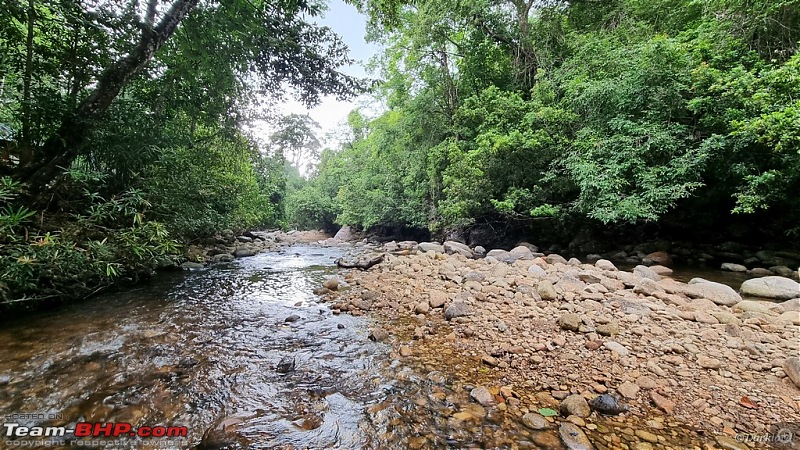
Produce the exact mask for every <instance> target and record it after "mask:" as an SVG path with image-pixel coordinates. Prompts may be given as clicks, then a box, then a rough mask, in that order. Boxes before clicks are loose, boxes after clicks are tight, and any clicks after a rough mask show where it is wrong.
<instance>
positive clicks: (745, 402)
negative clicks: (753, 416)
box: [739, 397, 759, 409]
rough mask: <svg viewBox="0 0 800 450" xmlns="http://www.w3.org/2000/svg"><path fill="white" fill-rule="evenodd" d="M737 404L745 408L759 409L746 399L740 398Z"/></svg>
mask: <svg viewBox="0 0 800 450" xmlns="http://www.w3.org/2000/svg"><path fill="white" fill-rule="evenodd" d="M739 404H740V405H742V406H744V407H745V408H750V409H758V408H759V406H758V405H757V404H756V403H755V402H754V401H752V400H750V399H749V398H747V397H742V398H740V399H739Z"/></svg>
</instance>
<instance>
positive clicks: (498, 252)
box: [486, 248, 514, 263]
mask: <svg viewBox="0 0 800 450" xmlns="http://www.w3.org/2000/svg"><path fill="white" fill-rule="evenodd" d="M486 257H487V258H494V259H496V260H498V261H502V262H507V263H511V262H514V259H513V258H512V257H511V254H510V253H509V252H507V251H505V250H502V249H499V248H496V249H493V250H489V253H487V254H486Z"/></svg>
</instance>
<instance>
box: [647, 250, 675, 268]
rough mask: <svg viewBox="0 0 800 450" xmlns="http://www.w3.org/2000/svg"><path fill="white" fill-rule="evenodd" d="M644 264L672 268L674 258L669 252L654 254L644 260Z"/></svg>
mask: <svg viewBox="0 0 800 450" xmlns="http://www.w3.org/2000/svg"><path fill="white" fill-rule="evenodd" d="M642 262H643V263H645V264H647V265H649V266H653V265H659V266H667V267H670V266H671V265H672V257H671V256H669V253H667V252H653V253H650V254H648V255H647V256H645V257H644V259H642Z"/></svg>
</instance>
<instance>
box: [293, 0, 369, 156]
mask: <svg viewBox="0 0 800 450" xmlns="http://www.w3.org/2000/svg"><path fill="white" fill-rule="evenodd" d="M328 8H329V9H328V11H326V12H325V16H324V17H322V18H317V19H316V20H315V22H317V23H319V24H320V25H325V26H328V27H330V28H331V29H332V30H333V31H334V32H335V33H336V34H338V35H339V36H341V38H342V40H343V41H344V43H345V44H347V47H348V48H349V49H350V58H351V59H354V60H356V62H355V63H354V64H353V65H350V66H347V67H343V68H341V71H342V72H343V73H346V74H348V75H353V76H357V77H369V76H370V74H369V73H368V72H367V70H366V69H365V67H364V65H366V64H367V63H368V62H369V60H370V58H372V57H373V56H374V55H376V54H377V53H378V52H379V51H380V48H379V47H378V46H377V45H375V44H369V43H367V42H366V41H365V40H364V36H365V35H366V17H364V16H362V15H361V14H359V13H358V11H357V10H356V8H355V7H354V6H352V5H348V4H347V3H344V1H342V0H332V1H330V2H329V3H328ZM365 101H366V98H363V97H362V98H356V99H353V100H352V101H345V102H343V101H338V100H336V98H334V97H331V96H327V97H324V98H323V100H322V102H321V103H320V104H319V105H318V106H316V107H314V108H312V109H308V108H306V107H305V106H304V105H302V104H301V103H300V102H298V101H295V100H290V101H287V102H286V103H285V104H284V106H283V108H282V109H283V112H284V113H285V114H290V113H294V114H306V113H308V114H309V115H310V116H311V118H312V119H314V120H316V121H317V122H318V123H319V124H320V127H321V130H320V133H319V137H320V139H321V140H323V141H324V142H325V143H327V144H328V145H332V144H333V142H332V139H329V138H326V136H327V135H330V134H331V133H334V132H335V131H336V129H337V128H338V127H339V125H341V124H346V123H347V115H348V114H349V113H350V111H352V110H353V109H355V108H356V107H357V106H359V105H360V104H363V103H364V102H365Z"/></svg>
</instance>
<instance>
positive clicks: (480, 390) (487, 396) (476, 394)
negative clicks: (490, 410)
mask: <svg viewBox="0 0 800 450" xmlns="http://www.w3.org/2000/svg"><path fill="white" fill-rule="evenodd" d="M469 396H470V397H472V399H473V400H475V401H476V402H478V403H480V404H481V405H483V406H489V405H491V404H493V403H494V396H493V395H492V394H491V392H489V389H486V388H485V387H483V386H478V387H476V388H474V389H473V390H471V391H470V392H469Z"/></svg>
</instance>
